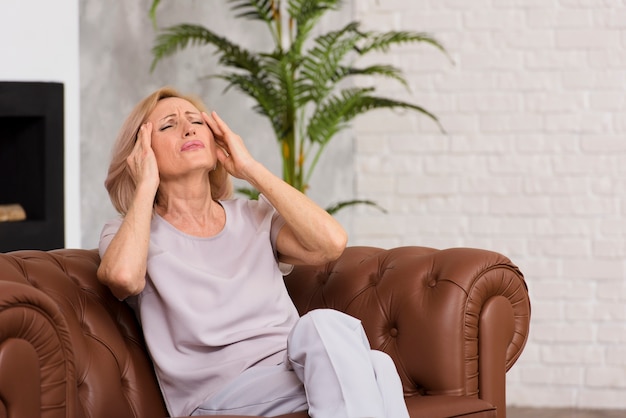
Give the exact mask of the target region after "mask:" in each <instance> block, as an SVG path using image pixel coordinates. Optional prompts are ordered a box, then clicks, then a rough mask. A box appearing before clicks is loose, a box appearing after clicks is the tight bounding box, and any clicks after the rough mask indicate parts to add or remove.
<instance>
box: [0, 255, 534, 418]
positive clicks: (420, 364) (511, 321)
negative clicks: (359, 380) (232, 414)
mask: <svg viewBox="0 0 626 418" xmlns="http://www.w3.org/2000/svg"><path fill="white" fill-rule="evenodd" d="M98 262H99V258H98V254H97V252H96V251H94V250H79V249H63V250H55V251H49V252H43V251H19V252H12V253H6V254H0V400H1V402H0V417H8V418H32V417H45V418H61V417H64V418H83V417H85V418H87V417H89V418H126V417H136V418H157V417H166V416H167V411H166V409H165V407H164V403H163V399H162V397H161V394H160V392H159V387H158V384H157V381H156V379H155V376H154V373H153V369H152V366H151V363H150V360H149V357H148V355H147V354H146V351H145V347H144V344H143V342H142V338H141V333H140V330H139V329H138V326H137V323H136V321H135V318H134V315H133V313H132V311H131V310H130V309H129V308H128V307H127V306H126V305H125V304H124V303H123V302H119V301H118V300H117V299H115V298H114V297H113V296H112V295H111V294H110V293H109V291H108V289H107V288H105V287H103V286H102V285H101V284H100V283H99V282H98V280H97V278H96V269H97V266H98ZM286 284H287V287H288V289H289V292H290V294H291V295H292V298H293V300H294V302H295V304H296V305H297V307H298V309H299V311H300V312H301V313H303V312H306V311H308V310H311V309H315V308H334V309H338V310H341V311H344V312H346V313H348V314H350V315H353V316H356V317H358V318H360V319H361V320H362V322H363V326H364V328H365V330H366V333H367V335H368V337H369V339H370V342H371V344H372V347H373V348H376V349H379V350H382V351H385V352H387V353H388V354H390V355H391V357H392V358H393V359H394V361H395V363H396V366H397V368H398V371H399V373H400V376H401V378H402V383H403V386H404V392H405V397H406V402H407V405H408V407H409V411H410V414H411V417H412V418H417V417H427V418H437V417H461V416H462V417H495V416H497V417H504V416H505V415H506V408H505V405H506V403H505V373H506V371H507V370H508V369H509V368H510V367H511V366H512V365H513V364H514V363H515V361H516V360H517V358H518V357H519V356H520V354H521V352H522V349H523V347H524V345H525V343H526V340H527V337H528V331H529V321H530V302H529V298H528V293H527V289H526V284H525V282H524V279H523V276H522V274H521V273H520V271H519V270H518V268H517V267H516V266H515V265H513V264H512V263H511V261H509V259H507V258H506V257H504V256H502V255H500V254H497V253H494V252H489V251H484V250H478V249H469V248H456V249H447V250H435V249H431V248H423V247H400V248H394V249H391V250H382V249H378V248H372V247H348V248H347V249H346V251H345V253H344V254H343V255H342V256H341V257H340V258H339V260H337V261H336V262H333V263H329V264H328V265H325V266H318V267H311V266H302V267H297V268H296V269H295V270H294V272H293V273H292V274H290V275H289V276H287V277H286ZM283 417H284V418H286V417H291V418H306V417H307V414H306V413H299V414H290V415H285V416H283Z"/></svg>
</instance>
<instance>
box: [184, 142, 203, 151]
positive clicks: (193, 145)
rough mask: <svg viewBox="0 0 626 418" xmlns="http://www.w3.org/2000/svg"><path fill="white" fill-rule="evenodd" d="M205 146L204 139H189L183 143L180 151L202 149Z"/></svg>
mask: <svg viewBox="0 0 626 418" xmlns="http://www.w3.org/2000/svg"><path fill="white" fill-rule="evenodd" d="M202 148H204V144H203V143H202V141H197V140H195V141H189V142H185V143H184V144H183V146H182V147H180V151H181V152H182V151H192V150H196V149H202Z"/></svg>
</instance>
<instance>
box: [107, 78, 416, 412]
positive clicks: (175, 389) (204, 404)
mask: <svg viewBox="0 0 626 418" xmlns="http://www.w3.org/2000/svg"><path fill="white" fill-rule="evenodd" d="M231 175H232V176H234V177H237V178H239V179H243V180H245V181H247V182H248V183H250V184H251V185H252V186H254V187H255V188H256V189H257V190H259V191H260V192H261V197H260V199H259V200H256V201H252V200H247V199H233V198H232V196H231V195H232V185H231V180H230V176H231ZM105 185H106V188H107V190H108V192H109V195H110V197H111V200H112V203H113V205H114V206H115V208H116V209H117V210H118V212H119V213H120V215H121V216H120V217H119V218H117V219H114V220H112V221H110V222H108V223H107V224H106V225H105V226H104V228H103V230H102V234H101V239H100V255H101V258H102V261H101V264H100V268H99V270H98V277H99V279H100V280H101V281H102V282H103V283H104V284H106V285H107V286H108V287H109V288H110V289H111V292H112V293H113V294H114V295H115V296H116V297H118V298H119V299H120V300H126V301H127V302H128V303H129V304H130V305H131V306H132V307H133V308H134V310H135V312H136V314H137V317H138V318H139V321H140V323H141V326H142V330H143V333H144V336H145V340H146V344H147V347H148V350H149V352H150V355H151V358H152V360H153V362H154V367H155V370H156V375H157V378H158V380H159V384H160V386H161V390H162V392H163V396H164V399H165V402H166V405H167V408H168V410H169V413H170V414H171V415H172V416H181V415H218V414H239V415H264V416H274V415H280V414H285V413H290V412H295V411H305V410H308V411H309V414H310V415H311V416H312V417H320V418H341V417H390V418H402V417H408V413H407V410H406V406H405V403H404V398H403V395H402V388H401V384H400V379H399V377H398V374H397V371H396V369H395V366H394V364H393V362H392V361H391V359H390V358H389V357H388V356H387V355H386V354H384V353H382V352H379V351H374V350H371V349H370V346H369V344H368V342H367V339H366V338H365V334H364V332H363V329H362V327H361V324H360V322H359V321H358V320H357V319H355V318H352V317H350V316H348V315H345V314H342V313H339V312H337V311H334V310H328V309H323V310H316V311H313V312H310V313H309V314H307V315H305V316H303V317H302V318H299V316H298V313H297V311H296V309H295V307H294V305H293V304H292V302H291V299H290V298H289V295H288V293H287V291H286V289H285V286H284V282H283V280H282V276H283V273H288V270H289V268H287V269H283V270H282V271H281V268H280V267H285V266H287V267H291V266H290V265H294V264H321V263H325V262H328V261H329V260H333V259H336V258H337V257H339V255H340V254H341V253H342V251H343V249H344V248H345V245H346V241H347V237H346V232H345V231H344V229H343V228H342V227H341V226H340V225H339V224H338V223H337V222H336V221H335V219H334V218H333V217H332V216H330V215H329V214H328V213H327V212H326V211H324V210H323V209H321V208H320V207H318V206H317V205H315V204H314V203H313V202H312V201H311V200H309V199H308V198H307V197H306V196H305V195H303V194H302V193H300V192H298V191H297V190H295V189H294V188H292V187H291V186H289V185H288V184H286V183H285V182H283V181H282V180H281V179H280V178H278V177H276V176H275V175H273V174H272V173H271V172H270V171H269V170H267V169H266V168H265V167H264V166H263V165H261V164H260V163H259V162H257V161H256V160H255V159H254V158H253V157H252V156H251V155H250V153H249V152H248V150H247V149H246V146H245V145H244V142H243V140H242V139H241V137H239V136H238V135H236V134H235V133H233V132H232V131H231V129H230V128H229V127H228V125H227V124H226V123H225V122H224V121H222V120H221V119H220V118H219V116H218V115H217V114H216V113H215V112H213V113H211V115H210V116H209V115H208V114H207V111H206V110H205V107H204V106H203V104H202V103H201V102H200V101H199V100H197V99H195V98H193V97H188V96H183V95H181V94H179V93H178V92H177V91H175V90H173V89H171V88H162V89H160V90H158V91H156V92H154V93H152V94H151V95H149V96H148V97H146V98H145V99H144V100H142V101H141V102H140V103H139V104H138V105H137V106H136V107H135V108H134V109H133V110H132V112H131V113H130V115H129V116H128V118H127V119H126V122H125V123H124V124H123V126H122V129H121V131H120V134H119V136H118V138H117V141H116V143H115V145H114V149H113V156H112V161H111V163H110V167H109V174H108V177H107V179H106V182H105Z"/></svg>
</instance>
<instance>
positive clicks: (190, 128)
mask: <svg viewBox="0 0 626 418" xmlns="http://www.w3.org/2000/svg"><path fill="white" fill-rule="evenodd" d="M195 134H196V127H195V126H194V124H193V123H191V122H189V121H188V122H187V123H186V125H185V136H190V135H195Z"/></svg>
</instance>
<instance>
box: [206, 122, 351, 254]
mask: <svg viewBox="0 0 626 418" xmlns="http://www.w3.org/2000/svg"><path fill="white" fill-rule="evenodd" d="M211 116H212V118H211V117H209V116H208V115H206V114H205V116H204V117H205V120H206V121H207V123H208V124H209V127H210V128H211V130H212V131H213V134H214V136H215V140H216V143H217V144H218V145H219V146H220V147H221V148H222V149H218V159H219V160H220V162H221V163H222V164H223V165H224V167H225V168H226V170H227V171H228V172H229V173H230V174H231V175H233V176H235V177H237V178H240V179H243V180H246V181H247V182H248V183H250V184H251V185H252V186H253V187H255V188H256V189H257V190H258V191H259V192H261V193H263V195H264V196H265V197H266V198H267V199H268V200H269V202H270V203H271V204H272V206H274V208H276V210H277V211H278V213H280V214H281V215H282V217H283V218H284V219H285V221H286V224H285V226H284V227H283V228H282V229H281V230H280V232H279V234H278V237H277V240H276V246H277V250H278V253H279V259H280V261H282V262H285V263H289V264H323V263H325V262H328V261H331V260H334V259H336V258H337V257H339V256H340V255H341V253H342V252H343V250H344V248H345V247H346V243H347V240H348V237H347V234H346V231H345V230H344V229H343V227H342V226H341V225H340V224H339V222H337V221H336V220H335V218H333V217H332V216H331V215H330V214H329V213H328V212H326V211H325V210H324V209H322V208H320V207H319V206H318V205H316V204H315V203H314V202H313V201H312V200H311V199H309V198H308V197H307V196H305V195H304V194H303V193H300V192H299V191H298V190H296V189H295V188H294V187H292V186H291V185H289V184H287V183H286V182H284V181H283V180H282V179H280V178H278V177H277V176H275V175H274V174H273V173H272V172H270V171H269V170H268V169H267V168H265V167H264V166H263V165H262V164H260V163H259V162H257V161H256V160H254V158H252V156H251V155H250V153H249V152H248V150H247V148H246V147H245V145H244V143H243V140H242V139H241V137H240V136H239V135H237V134H235V133H234V132H233V131H231V130H230V128H229V127H228V125H227V124H226V123H225V122H224V121H222V120H221V119H220V117H219V116H218V115H217V114H216V113H215V112H213V113H212V114H211Z"/></svg>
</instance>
